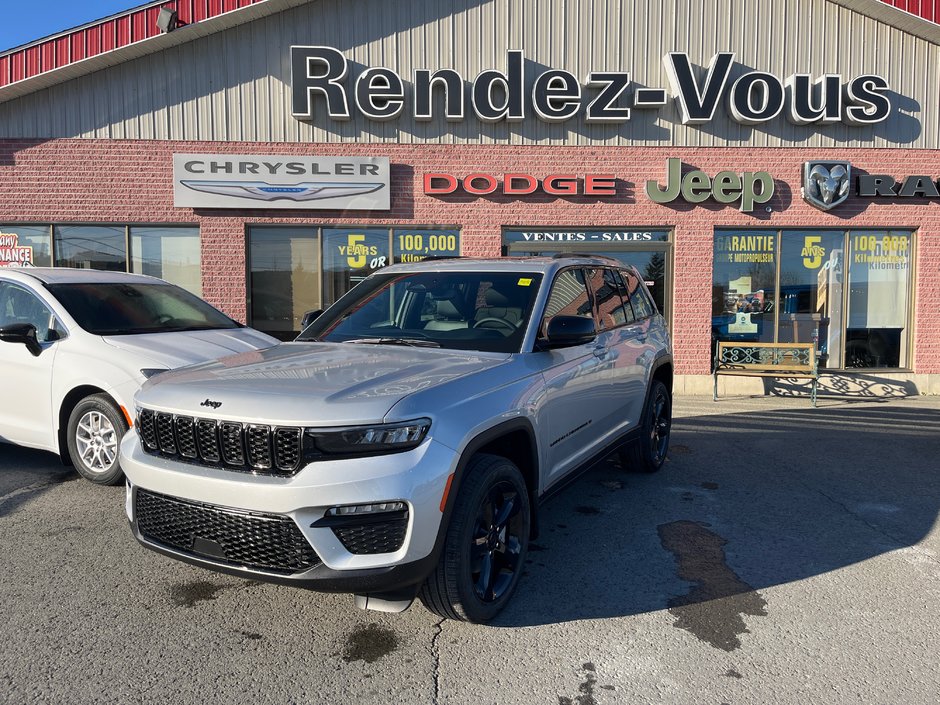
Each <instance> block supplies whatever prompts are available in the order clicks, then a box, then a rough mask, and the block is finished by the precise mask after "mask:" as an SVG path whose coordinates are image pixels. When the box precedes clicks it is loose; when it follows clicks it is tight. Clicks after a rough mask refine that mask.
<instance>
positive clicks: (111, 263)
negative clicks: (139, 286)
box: [53, 225, 127, 272]
mask: <svg viewBox="0 0 940 705" xmlns="http://www.w3.org/2000/svg"><path fill="white" fill-rule="evenodd" d="M53 236H54V238H55V266H56V267H75V268H78V269H105V270H109V271H115V272H126V271H127V229H126V228H125V227H124V226H113V225H56V226H55V227H54V228H53Z"/></svg>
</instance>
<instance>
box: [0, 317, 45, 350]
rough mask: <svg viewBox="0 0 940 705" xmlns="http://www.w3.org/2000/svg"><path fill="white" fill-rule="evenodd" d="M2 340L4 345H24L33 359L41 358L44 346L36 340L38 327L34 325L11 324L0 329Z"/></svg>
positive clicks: (0, 338)
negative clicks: (40, 354)
mask: <svg viewBox="0 0 940 705" xmlns="http://www.w3.org/2000/svg"><path fill="white" fill-rule="evenodd" d="M0 340H2V341H3V342H4V343H22V344H23V345H25V346H26V349H27V350H29V351H30V352H31V353H32V354H33V357H39V353H41V352H42V346H41V345H40V344H39V339H38V338H36V326H34V325H33V324H32V323H11V324H10V325H8V326H3V327H0Z"/></svg>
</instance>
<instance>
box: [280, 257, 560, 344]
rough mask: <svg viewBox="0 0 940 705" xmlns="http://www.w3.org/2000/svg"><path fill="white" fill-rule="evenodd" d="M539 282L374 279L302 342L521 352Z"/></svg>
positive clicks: (450, 276)
mask: <svg viewBox="0 0 940 705" xmlns="http://www.w3.org/2000/svg"><path fill="white" fill-rule="evenodd" d="M541 281H542V275H541V274H537V273H533V272H522V273H520V272H486V271H451V272H414V273H407V274H375V275H373V276H371V277H369V278H368V279H366V280H365V281H363V282H362V283H361V284H359V285H358V286H356V287H355V288H353V289H352V290H351V291H350V292H349V293H347V294H346V295H345V296H343V297H342V298H341V299H339V300H338V301H337V302H336V303H335V304H333V305H332V306H331V307H330V308H329V309H327V311H326V312H325V313H323V314H322V315H321V316H320V317H319V318H318V319H317V320H315V321H314V322H313V323H311V324H310V325H309V326H308V327H307V328H306V329H305V330H304V331H303V332H302V333H301V334H300V336H298V338H297V340H299V341H328V342H338V343H351V344H379V345H412V346H415V347H440V348H450V349H457V350H479V351H481V352H519V349H520V347H521V346H522V340H523V338H524V337H525V331H526V327H527V326H528V322H529V317H530V316H531V314H532V308H533V306H534V305H535V297H536V294H537V293H538V290H539V285H540V284H541Z"/></svg>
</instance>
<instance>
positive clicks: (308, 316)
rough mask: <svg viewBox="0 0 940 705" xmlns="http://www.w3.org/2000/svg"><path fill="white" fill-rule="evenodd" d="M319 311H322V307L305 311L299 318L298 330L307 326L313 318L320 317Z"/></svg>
mask: <svg viewBox="0 0 940 705" xmlns="http://www.w3.org/2000/svg"><path fill="white" fill-rule="evenodd" d="M321 313H323V309H322V308H318V309H316V310H314V311H307V312H306V313H305V314H304V317H303V318H301V319H300V330H303V329H304V328H306V327H307V326H309V325H310V324H311V323H313V322H314V321H315V320H317V319H318V318H319V317H320V314H321Z"/></svg>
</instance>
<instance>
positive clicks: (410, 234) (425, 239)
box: [392, 230, 460, 264]
mask: <svg viewBox="0 0 940 705" xmlns="http://www.w3.org/2000/svg"><path fill="white" fill-rule="evenodd" d="M459 256H460V231H459V230H393V231H392V257H393V258H394V262H395V264H400V263H402V262H420V261H421V260H423V259H425V258H426V257H459Z"/></svg>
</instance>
